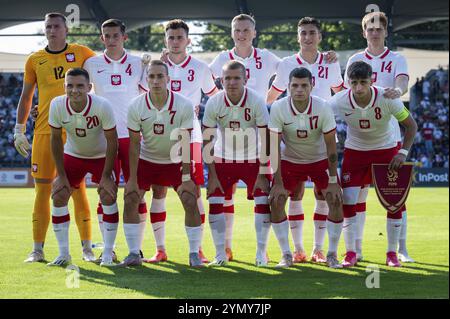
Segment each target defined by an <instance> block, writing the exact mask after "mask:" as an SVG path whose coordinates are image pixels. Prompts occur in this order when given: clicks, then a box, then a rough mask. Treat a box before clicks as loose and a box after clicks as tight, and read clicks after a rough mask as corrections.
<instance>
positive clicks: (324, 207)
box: [314, 199, 329, 250]
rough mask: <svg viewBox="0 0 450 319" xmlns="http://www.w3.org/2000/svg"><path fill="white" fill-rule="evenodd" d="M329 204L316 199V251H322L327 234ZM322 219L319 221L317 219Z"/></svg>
mask: <svg viewBox="0 0 450 319" xmlns="http://www.w3.org/2000/svg"><path fill="white" fill-rule="evenodd" d="M328 211H329V209H328V204H327V202H326V201H324V200H317V199H316V207H315V208H314V250H322V249H323V243H324V241H325V234H326V233H327V220H326V216H328ZM318 217H319V218H322V219H323V220H319V219H317V218H318Z"/></svg>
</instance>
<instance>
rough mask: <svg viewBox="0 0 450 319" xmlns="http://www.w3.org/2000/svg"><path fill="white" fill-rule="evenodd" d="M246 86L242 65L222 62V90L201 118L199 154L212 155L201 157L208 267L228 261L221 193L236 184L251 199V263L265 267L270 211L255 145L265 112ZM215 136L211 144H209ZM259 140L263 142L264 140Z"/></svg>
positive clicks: (261, 134) (264, 128)
mask: <svg viewBox="0 0 450 319" xmlns="http://www.w3.org/2000/svg"><path fill="white" fill-rule="evenodd" d="M245 83H246V69H245V66H244V65H243V64H242V63H241V62H238V61H230V62H228V63H226V64H225V66H224V67H223V77H222V84H223V87H224V90H223V91H221V92H219V93H218V94H216V95H214V96H213V97H211V98H210V99H209V100H208V102H207V104H206V107H205V114H204V116H203V126H204V128H205V130H206V129H207V131H204V133H203V136H204V141H205V142H204V152H203V155H204V156H207V155H213V156H209V157H210V158H207V159H205V161H206V163H207V165H208V173H209V174H208V176H209V178H208V191H207V193H208V200H209V225H210V228H211V232H212V236H213V240H214V245H215V246H216V256H215V258H214V260H213V261H212V262H211V263H210V264H209V265H211V266H223V265H225V264H226V263H227V261H228V258H227V254H226V252H225V227H226V223H225V216H224V211H223V203H224V197H225V194H227V192H229V191H230V190H231V188H232V187H233V185H234V184H235V183H236V182H237V181H238V180H242V181H244V182H245V183H246V184H247V199H254V201H255V209H254V212H255V214H254V216H255V229H256V239H257V250H256V265H257V266H258V267H260V266H262V267H264V266H267V263H268V261H267V255H266V248H267V239H268V236H269V231H270V208H269V203H268V198H267V197H268V192H269V181H268V179H267V177H266V174H268V173H269V168H268V167H267V162H268V161H267V160H266V159H264V156H263V155H264V154H265V150H267V146H266V149H265V150H264V149H263V150H261V146H260V145H261V144H263V143H261V137H265V136H266V133H267V124H268V120H269V114H268V111H267V108H266V105H265V103H264V100H263V98H262V97H261V96H259V95H258V94H257V93H256V92H255V91H253V90H252V89H249V88H246V87H245ZM216 134H217V137H216V138H215V142H214V143H212V140H213V137H214V136H215V135H216ZM235 139H236V145H234V140H235ZM263 142H267V140H264V139H263ZM212 145H213V152H212V154H211V147H210V146H212ZM263 145H264V144H263ZM228 194H229V193H228Z"/></svg>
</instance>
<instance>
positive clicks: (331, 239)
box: [327, 220, 343, 255]
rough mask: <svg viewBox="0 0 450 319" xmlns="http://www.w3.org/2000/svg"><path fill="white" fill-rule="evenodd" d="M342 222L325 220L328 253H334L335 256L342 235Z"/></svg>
mask: <svg viewBox="0 0 450 319" xmlns="http://www.w3.org/2000/svg"><path fill="white" fill-rule="evenodd" d="M342 224H343V223H342V221H341V222H339V223H335V222H332V221H331V220H327V230H328V253H329V254H330V253H334V254H336V255H337V250H338V245H339V239H340V238H341V233H342Z"/></svg>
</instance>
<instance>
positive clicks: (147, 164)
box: [118, 60, 203, 267]
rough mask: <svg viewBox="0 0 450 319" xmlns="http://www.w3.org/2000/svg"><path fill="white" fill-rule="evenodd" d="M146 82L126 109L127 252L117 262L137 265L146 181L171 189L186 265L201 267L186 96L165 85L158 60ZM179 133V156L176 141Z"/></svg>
mask: <svg viewBox="0 0 450 319" xmlns="http://www.w3.org/2000/svg"><path fill="white" fill-rule="evenodd" d="M147 80H148V87H149V90H150V91H149V92H148V93H145V94H141V95H140V96H138V97H136V98H135V99H133V100H132V102H131V104H130V106H129V110H128V129H129V134H130V154H129V160H130V178H129V179H128V182H127V184H126V186H125V194H124V200H125V209H124V217H123V220H124V231H125V237H126V240H127V244H128V248H129V255H128V256H127V257H126V258H125V259H124V260H123V261H122V262H121V263H120V264H119V265H118V266H121V267H127V266H136V265H141V264H142V258H141V256H140V254H139V248H140V241H139V240H140V237H139V223H140V219H139V213H138V206H139V203H140V201H141V198H142V196H143V195H144V194H145V192H146V191H148V190H150V187H151V185H153V184H157V185H161V186H172V187H173V188H174V189H175V190H176V191H177V193H178V196H179V197H180V200H181V203H182V204H183V208H184V211H185V229H186V233H187V237H188V240H189V264H190V265H191V266H193V267H201V266H203V263H202V260H201V258H200V255H199V248H200V242H201V237H202V230H201V217H200V213H199V211H198V206H197V196H196V194H197V193H196V186H195V184H194V182H193V181H192V177H191V162H190V140H191V137H190V131H191V130H192V128H193V123H194V107H193V105H192V103H191V102H190V101H189V100H188V99H187V98H185V97H183V96H182V95H180V94H178V93H176V92H172V91H170V90H168V89H167V85H168V83H169V81H170V78H169V70H168V68H167V66H166V65H165V64H164V62H162V61H160V60H154V61H151V62H150V64H149V66H148V75H147ZM180 134H181V135H182V139H181V145H182V149H181V155H182V158H179V156H178V154H179V152H178V151H177V149H178V148H177V145H176V144H177V143H178V142H177V137H178V136H179V135H180ZM141 135H142V138H141Z"/></svg>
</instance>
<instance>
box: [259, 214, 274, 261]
mask: <svg viewBox="0 0 450 319" xmlns="http://www.w3.org/2000/svg"><path fill="white" fill-rule="evenodd" d="M270 225H271V222H270V214H255V230H256V242H257V249H256V258H258V259H259V260H265V259H266V252H267V240H268V238H269V231H270Z"/></svg>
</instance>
